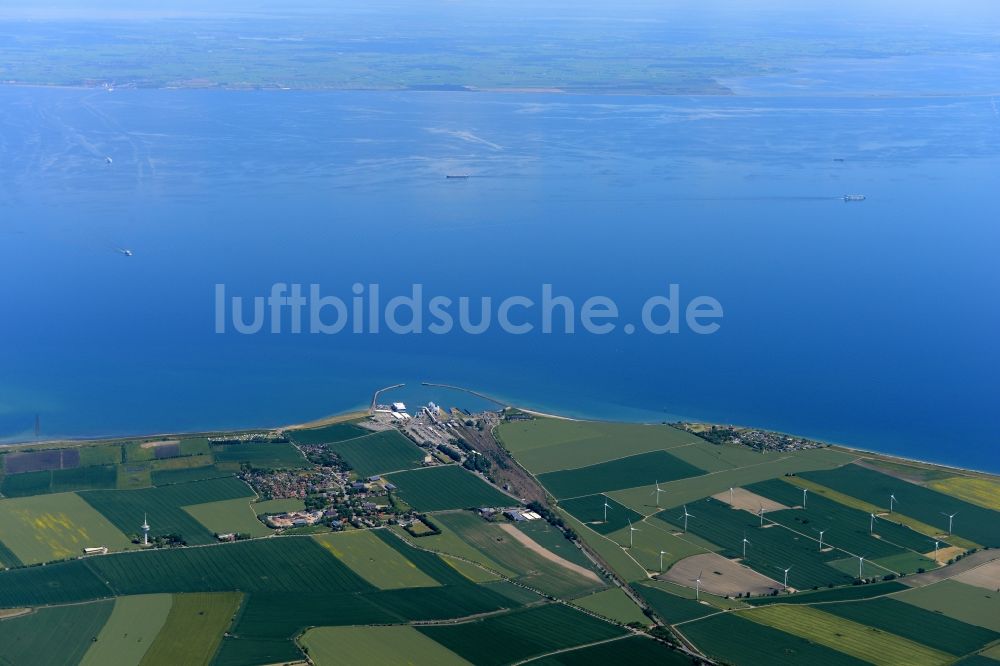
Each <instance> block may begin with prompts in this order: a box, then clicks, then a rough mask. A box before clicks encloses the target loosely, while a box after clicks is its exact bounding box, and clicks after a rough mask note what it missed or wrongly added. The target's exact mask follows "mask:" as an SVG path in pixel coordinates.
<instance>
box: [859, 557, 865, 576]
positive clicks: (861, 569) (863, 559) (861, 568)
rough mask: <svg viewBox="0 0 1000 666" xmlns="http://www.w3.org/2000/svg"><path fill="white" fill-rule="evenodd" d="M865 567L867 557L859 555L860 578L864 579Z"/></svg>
mask: <svg viewBox="0 0 1000 666" xmlns="http://www.w3.org/2000/svg"><path fill="white" fill-rule="evenodd" d="M864 566H865V556H864V555H858V578H862V576H863V574H862V572H863V571H864Z"/></svg>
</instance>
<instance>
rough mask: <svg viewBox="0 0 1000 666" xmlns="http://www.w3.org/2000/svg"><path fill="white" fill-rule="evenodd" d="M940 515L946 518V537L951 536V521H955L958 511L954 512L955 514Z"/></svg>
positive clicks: (943, 513)
mask: <svg viewBox="0 0 1000 666" xmlns="http://www.w3.org/2000/svg"><path fill="white" fill-rule="evenodd" d="M941 515H942V516H948V536H951V521H953V520H954V519H955V516H957V515H958V511H956V512H955V513H945V512H944V511H942V512H941Z"/></svg>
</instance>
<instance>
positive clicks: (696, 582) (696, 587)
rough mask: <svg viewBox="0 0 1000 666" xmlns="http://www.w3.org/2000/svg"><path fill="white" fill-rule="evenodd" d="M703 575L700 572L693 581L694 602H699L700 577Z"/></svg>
mask: <svg viewBox="0 0 1000 666" xmlns="http://www.w3.org/2000/svg"><path fill="white" fill-rule="evenodd" d="M703 573H705V572H704V571H702V572H701V573H700V574H698V577H697V578H695V579H694V598H695V601H701V575H702V574H703Z"/></svg>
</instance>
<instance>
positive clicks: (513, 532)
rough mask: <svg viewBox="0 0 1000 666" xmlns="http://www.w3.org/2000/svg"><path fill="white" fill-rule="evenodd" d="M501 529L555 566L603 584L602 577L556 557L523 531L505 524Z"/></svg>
mask: <svg viewBox="0 0 1000 666" xmlns="http://www.w3.org/2000/svg"><path fill="white" fill-rule="evenodd" d="M500 529H502V530H503V531H504V532H506V533H507V534H508V535H510V536H511V537H512V538H514V539H515V540H517V542H518V543H520V544H521V545H522V546H524V547H525V548H527V549H529V550H531V551H533V552H534V553H536V554H538V555H541V556H542V557H544V558H545V559H547V560H548V561H550V562H553V563H555V564H558V565H559V566H561V567H563V568H565V569H569V570H570V571H573V572H575V573H578V574H580V575H581V576H583V577H584V578H588V579H590V580H594V581H597V582H598V583H600V582H601V578H600V576H598V575H597V574H596V573H594V572H593V571H591V570H590V569H584V568H583V567H581V566H580V565H579V564H574V563H573V562H570V561H569V560H564V559H563V558H561V557H559V556H558V555H556V554H555V553H553V552H552V551H550V550H546V549H544V548H542V547H541V545H539V544H538V543H537V542H536V541H535V540H534V539H532V538H531V537H529V536H528V535H527V534H525V533H524V532H522V531H521V530H519V529H517V528H516V527H514V526H513V525H511V524H509V523H504V524H501V525H500Z"/></svg>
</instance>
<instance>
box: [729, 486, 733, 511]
mask: <svg viewBox="0 0 1000 666" xmlns="http://www.w3.org/2000/svg"><path fill="white" fill-rule="evenodd" d="M732 505H733V487H732V486H729V506H732Z"/></svg>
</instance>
